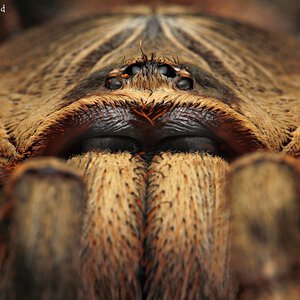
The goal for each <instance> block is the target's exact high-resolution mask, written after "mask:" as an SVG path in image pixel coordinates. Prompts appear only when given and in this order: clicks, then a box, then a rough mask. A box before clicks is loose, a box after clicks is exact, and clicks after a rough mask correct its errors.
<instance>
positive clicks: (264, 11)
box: [0, 0, 300, 42]
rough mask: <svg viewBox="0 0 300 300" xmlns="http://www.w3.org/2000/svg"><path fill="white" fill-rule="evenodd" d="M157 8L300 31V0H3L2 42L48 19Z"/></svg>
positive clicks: (295, 32)
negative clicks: (169, 7)
mask: <svg viewBox="0 0 300 300" xmlns="http://www.w3.org/2000/svg"><path fill="white" fill-rule="evenodd" d="M145 4H146V5H149V6H152V7H153V8H155V7H156V6H158V5H160V4H163V5H172V4H173V5H183V6H184V7H183V9H185V8H191V9H192V10H193V11H199V12H202V13H208V14H213V15H218V16H223V17H227V18H232V19H235V20H240V21H244V22H248V23H251V24H254V25H256V26H259V27H262V28H265V29H268V30H272V31H281V32H286V33H291V34H297V35H298V36H299V33H300V0H184V1H183V0H181V1H180V0H171V1H166V0H165V1H147V0H144V1H137V0H123V1H121V0H109V1H107V0H105V1H103V0H0V8H1V7H3V5H5V13H4V12H1V13H0V42H3V41H4V40H5V39H7V38H9V37H11V36H13V35H16V34H19V33H21V32H22V31H23V30H26V29H27V28H30V27H33V26H38V25H40V24H42V23H45V22H47V21H55V20H57V22H59V21H61V20H66V19H72V18H78V17H81V16H85V15H90V14H95V13H97V12H101V13H103V12H106V11H111V10H118V9H120V8H121V9H122V7H124V6H127V7H129V10H130V9H132V10H133V11H134V9H135V7H136V6H138V5H145Z"/></svg>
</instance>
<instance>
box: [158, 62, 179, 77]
mask: <svg viewBox="0 0 300 300" xmlns="http://www.w3.org/2000/svg"><path fill="white" fill-rule="evenodd" d="M158 72H159V73H160V74H162V75H164V76H167V77H175V76H176V71H175V70H174V69H173V68H172V67H171V66H169V65H166V64H164V65H160V66H158Z"/></svg>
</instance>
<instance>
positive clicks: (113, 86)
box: [105, 77, 122, 90]
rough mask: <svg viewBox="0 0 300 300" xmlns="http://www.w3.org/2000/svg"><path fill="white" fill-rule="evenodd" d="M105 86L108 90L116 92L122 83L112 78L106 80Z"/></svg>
mask: <svg viewBox="0 0 300 300" xmlns="http://www.w3.org/2000/svg"><path fill="white" fill-rule="evenodd" d="M105 86H106V87H107V88H108V89H110V90H117V89H119V88H121V87H122V82H121V80H120V79H118V78H117V77H113V78H110V79H108V80H107V82H106V84H105Z"/></svg>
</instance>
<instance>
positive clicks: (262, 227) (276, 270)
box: [228, 153, 300, 299]
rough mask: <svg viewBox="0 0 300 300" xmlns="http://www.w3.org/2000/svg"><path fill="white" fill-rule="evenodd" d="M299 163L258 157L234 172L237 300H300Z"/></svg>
mask: <svg viewBox="0 0 300 300" xmlns="http://www.w3.org/2000/svg"><path fill="white" fill-rule="evenodd" d="M299 183H300V162H299V161H298V160H296V159H293V158H290V157H285V156H284V155H282V154H267V153H256V154H253V155H250V156H248V157H245V158H242V159H240V160H239V161H238V162H236V163H235V164H233V166H232V167H231V173H230V178H229V183H228V194H229V198H230V205H231V212H232V226H231V227H232V232H231V234H232V255H231V258H232V265H233V268H234V270H235V271H236V272H237V275H238V280H239V286H240V293H239V297H238V299H300V284H299V283H300V272H299V270H300V269H299V267H300V264H299V262H300V260H299V249H300V228H299V213H300V210H299V208H300V206H299V205H300V193H299V192H300V189H299Z"/></svg>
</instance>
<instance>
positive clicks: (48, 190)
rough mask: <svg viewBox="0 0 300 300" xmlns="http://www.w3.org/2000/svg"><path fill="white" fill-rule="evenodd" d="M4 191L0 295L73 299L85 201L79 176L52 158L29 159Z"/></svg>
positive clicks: (15, 297) (12, 297)
mask: <svg viewBox="0 0 300 300" xmlns="http://www.w3.org/2000/svg"><path fill="white" fill-rule="evenodd" d="M6 191H7V193H6V194H7V196H8V199H9V200H8V201H9V202H10V203H12V208H11V225H10V228H9V234H10V236H9V243H8V253H9V257H8V260H7V262H6V266H5V268H6V270H5V271H6V275H5V284H4V286H5V288H4V290H5V293H6V296H5V297H6V298H5V299H31V300H32V299H43V300H47V299H49V300H50V299H76V298H77V297H76V295H77V292H78V291H77V290H78V288H79V287H80V281H79V270H80V267H79V252H80V231H81V220H82V213H83V210H84V199H85V188H84V185H83V182H82V181H81V179H80V177H79V176H78V174H77V173H76V172H74V171H73V169H71V167H69V166H67V165H66V164H65V163H63V162H61V161H59V160H57V159H53V158H49V159H35V160H29V161H28V162H25V163H24V164H23V165H21V166H19V167H17V169H16V170H15V171H14V172H13V174H12V176H11V177H10V179H9V181H8V183H7V185H6Z"/></svg>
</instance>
